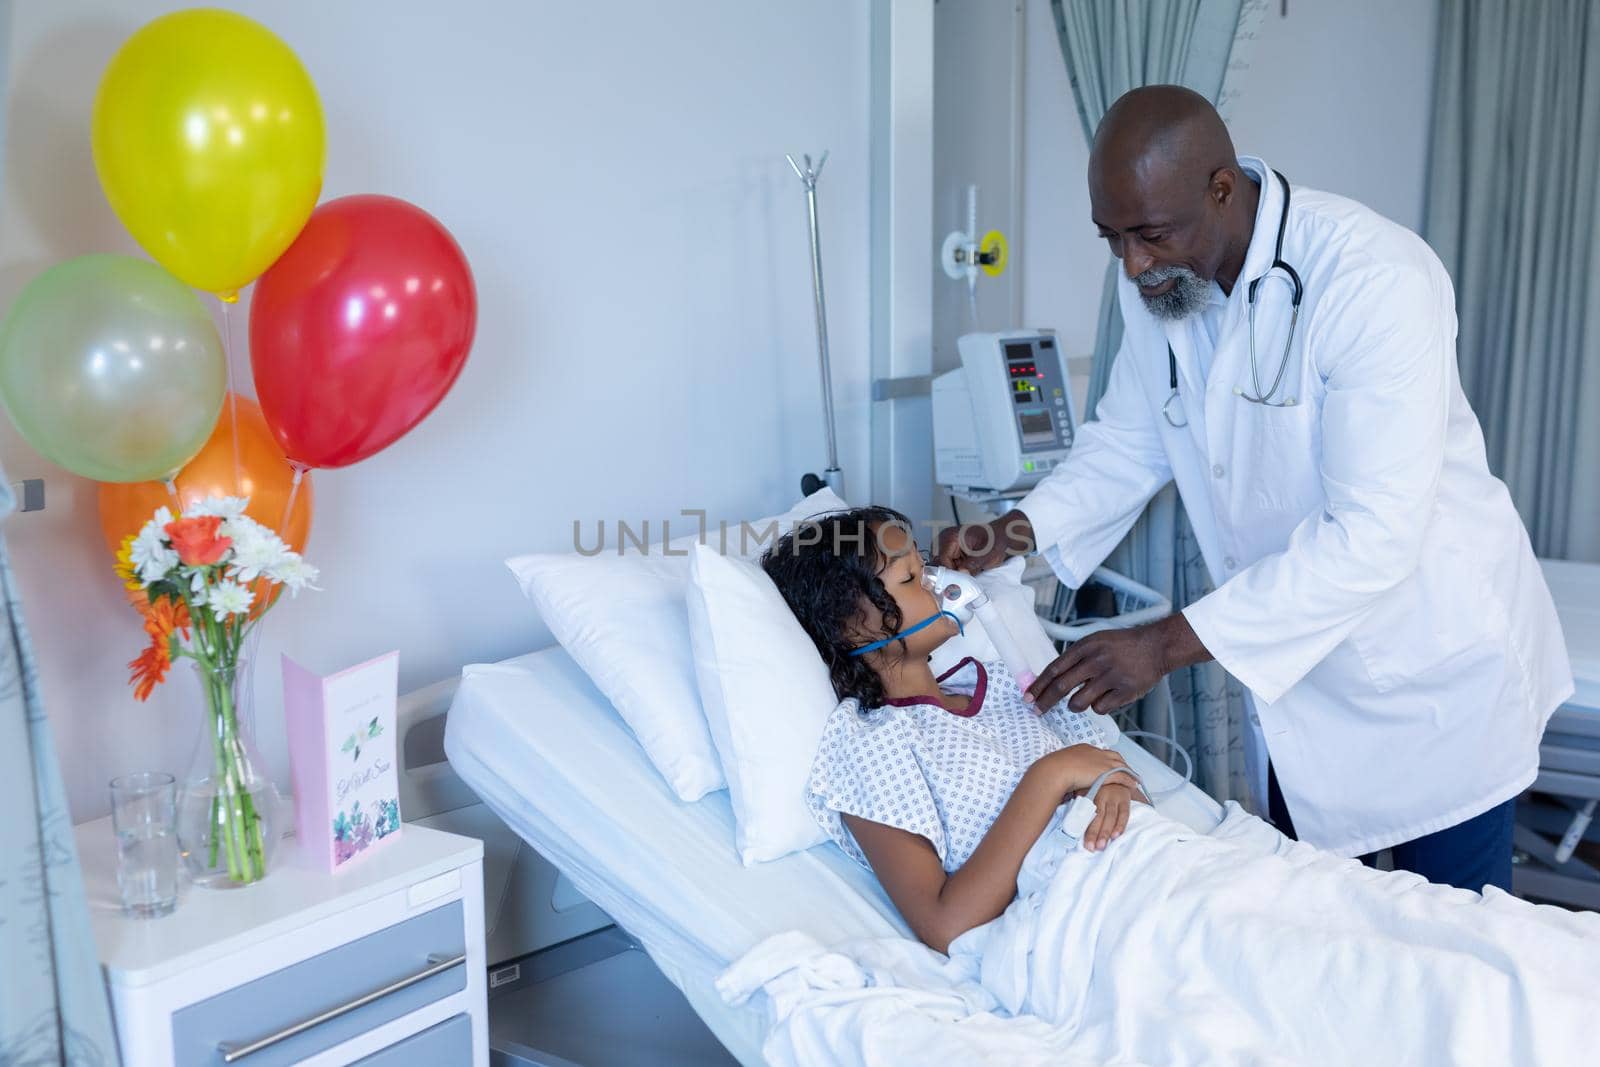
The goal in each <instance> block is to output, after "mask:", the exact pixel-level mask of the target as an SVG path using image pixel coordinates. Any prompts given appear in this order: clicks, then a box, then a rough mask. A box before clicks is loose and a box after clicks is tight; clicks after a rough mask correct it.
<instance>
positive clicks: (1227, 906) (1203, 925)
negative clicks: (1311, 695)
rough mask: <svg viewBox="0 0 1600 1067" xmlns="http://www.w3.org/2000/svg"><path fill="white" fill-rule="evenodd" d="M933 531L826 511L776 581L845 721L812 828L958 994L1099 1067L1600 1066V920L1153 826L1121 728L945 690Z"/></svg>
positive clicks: (884, 516) (1243, 817) (819, 772)
mask: <svg viewBox="0 0 1600 1067" xmlns="http://www.w3.org/2000/svg"><path fill="white" fill-rule="evenodd" d="M907 528H908V524H907V523H906V520H905V519H904V517H903V516H900V515H898V514H897V513H895V512H893V511H889V510H887V509H884V508H863V509H860V510H857V511H850V512H843V513H839V514H835V515H831V516H826V517H823V518H821V519H818V520H815V521H814V522H813V523H811V524H808V525H806V526H803V527H800V528H798V529H797V530H796V531H795V532H794V533H793V534H792V535H791V536H790V537H787V538H785V539H783V540H780V541H779V542H778V543H777V544H775V545H774V546H773V548H772V550H771V551H770V552H769V553H768V555H767V556H766V558H765V559H763V561H762V563H763V566H764V567H765V568H766V570H767V573H768V574H769V575H771V577H772V579H773V581H774V583H775V584H776V585H777V587H778V589H779V590H780V591H781V592H782V594H783V597H784V599H785V600H786V601H787V602H788V604H789V606H790V608H791V609H792V610H793V611H794V613H795V615H796V616H797V617H798V618H799V620H800V622H801V625H802V626H803V627H804V628H805V630H806V632H807V633H808V634H810V636H811V639H812V641H813V642H815V644H816V647H817V650H818V651H819V652H820V653H821V654H822V658H823V660H824V662H826V663H827V665H828V669H829V670H830V672H831V673H832V678H833V685H834V689H835V690H836V691H837V693H838V695H839V697H840V698H841V700H842V703H840V704H839V706H838V707H837V708H836V709H835V710H834V711H833V713H832V714H831V715H830V716H829V718H828V721H827V725H826V727H825V728H824V731H823V736H822V740H821V742H820V746H819V750H818V752H817V755H816V759H815V762H814V763H813V764H812V769H811V776H810V781H809V783H808V787H807V793H808V795H807V800H808V803H809V805H810V807H811V811H812V813H813V814H814V815H815V816H816V818H817V819H818V821H819V822H820V823H821V824H822V825H823V827H824V828H825V829H826V830H827V831H828V833H829V834H830V835H831V836H832V838H833V839H834V840H835V841H836V842H837V843H838V844H839V846H840V847H841V848H843V849H844V851H845V852H846V853H848V854H849V855H850V856H851V857H853V858H854V859H855V860H856V861H857V862H859V863H863V864H866V865H867V866H869V867H870V868H871V869H872V870H873V871H874V872H875V873H876V874H877V877H878V879H879V881H880V882H881V883H882V884H883V887H884V889H885V890H886V891H887V892H888V894H889V897H890V899H891V900H893V902H894V904H895V906H896V907H897V908H899V910H900V913H901V915H902V916H903V917H904V918H905V920H906V922H907V923H908V924H909V925H910V927H911V929H912V930H913V931H914V932H915V933H916V935H917V936H918V937H919V938H921V939H922V940H923V941H924V942H926V943H927V944H928V945H930V946H932V947H933V948H934V949H936V950H938V951H940V952H945V953H947V954H949V955H950V960H949V965H950V969H951V973H954V974H957V975H961V976H965V977H963V978H962V979H961V980H962V981H977V980H979V979H980V978H981V985H982V989H983V990H984V991H985V994H986V995H988V996H992V997H993V998H994V1000H995V1003H996V1004H998V1005H999V1006H1000V1007H1001V1008H1003V1009H1005V1011H1006V1012H1007V1013H1009V1014H1011V1015H1019V1014H1026V1015H1029V1016H1034V1017H1037V1018H1038V1019H1042V1020H1044V1021H1045V1022H1046V1023H1047V1024H1049V1025H1050V1026H1052V1027H1057V1028H1061V1029H1060V1030H1059V1034H1065V1035H1068V1037H1069V1038H1070V1041H1071V1044H1072V1048H1073V1051H1074V1053H1075V1054H1076V1053H1078V1052H1080V1051H1081V1053H1082V1059H1083V1062H1099V1063H1106V1062H1113V1061H1114V1062H1128V1063H1135V1062H1136V1063H1162V1064H1178V1063H1199V1062H1206V1063H1227V1064H1242V1063H1266V1062H1271V1063H1297V1064H1298V1063H1314V1064H1318V1065H1319V1067H1320V1065H1324V1064H1330V1065H1331V1064H1351V1065H1363V1064H1371V1063H1408V1064H1409V1063H1450V1064H1459V1063H1474V1064H1476V1063H1483V1064H1496V1065H1498V1064H1511V1063H1516V1064H1524V1063H1528V1064H1532V1063H1540V1064H1544V1063H1563V1064H1564V1063H1578V1062H1582V1063H1593V1062H1596V1061H1595V1057H1594V1055H1593V1037H1592V1030H1593V1004H1594V1000H1593V998H1594V990H1595V989H1596V988H1600V917H1597V916H1595V915H1588V914H1580V913H1568V912H1566V911H1563V910H1561V909H1559V908H1553V907H1542V906H1536V905H1533V904H1529V903H1526V902H1524V901H1521V900H1517V899H1516V898H1513V897H1511V896H1508V895H1507V894H1505V893H1502V892H1500V891H1499V890H1497V889H1494V888H1492V887H1491V888H1490V890H1488V891H1487V892H1486V893H1485V894H1483V895H1479V894H1477V893H1472V892H1469V891H1467V890H1462V889H1454V888H1451V887H1448V886H1435V885H1430V884H1428V883H1427V882H1426V881H1424V880H1423V879H1421V878H1420V877H1418V876H1416V875H1414V874H1409V873H1406V872H1385V871H1377V870H1371V869H1369V868H1366V867H1363V866H1362V865H1361V864H1360V863H1359V862H1357V861H1355V860H1352V859H1345V858H1341V857H1338V856H1335V855H1333V854H1332V853H1326V852H1322V851H1319V850H1317V849H1314V848H1312V847H1311V846H1309V845H1305V844H1296V843H1291V842H1289V841H1287V840H1286V839H1284V838H1282V837H1281V836H1280V835H1278V834H1277V833H1276V832H1274V831H1272V830H1271V829H1270V828H1269V827H1267V826H1266V824H1265V823H1262V822H1261V821H1260V820H1258V819H1255V818H1253V817H1251V816H1249V815H1247V814H1245V813H1244V812H1243V811H1242V810H1241V809H1239V808H1238V807H1237V806H1235V805H1230V806H1229V808H1228V810H1227V811H1226V813H1225V816H1224V818H1223V819H1222V821H1221V822H1220V823H1219V825H1218V826H1217V827H1216V828H1215V829H1213V830H1212V831H1211V832H1210V833H1196V832H1194V831H1192V830H1191V829H1190V828H1189V827H1187V826H1185V825H1184V824H1182V823H1180V822H1177V821H1175V820H1171V819H1165V818H1162V817H1160V816H1159V815H1158V814H1156V813H1155V812H1154V811H1152V810H1149V809H1146V808H1143V805H1142V804H1141V795H1140V793H1139V792H1138V780H1137V779H1136V778H1135V777H1134V776H1133V775H1132V773H1131V772H1130V771H1128V770H1127V768H1126V766H1125V765H1124V764H1123V762H1122V759H1121V758H1120V757H1119V756H1118V755H1117V754H1116V753H1115V752H1112V751H1109V750H1108V749H1107V748H1105V747H1104V742H1103V739H1102V738H1101V737H1100V736H1099V732H1098V727H1097V726H1096V725H1095V722H1096V719H1095V718H1094V717H1093V716H1089V715H1083V714H1079V713H1076V712H1072V711H1069V710H1067V708H1066V707H1065V705H1064V704H1062V705H1058V706H1057V707H1055V708H1051V709H1048V710H1045V711H1044V713H1043V714H1039V711H1040V710H1041V709H1036V708H1034V707H1032V706H1030V705H1029V704H1027V703H1026V702H1024V700H1023V698H1022V695H1021V693H1020V692H1019V690H1018V688H1017V685H1016V683H1015V682H1014V681H1013V679H1012V678H1011V677H1010V675H1009V674H1008V673H1007V671H1006V668H1005V666H1004V664H1003V663H999V662H994V663H975V662H973V661H971V660H965V661H963V662H961V663H960V664H958V665H957V666H956V667H955V668H954V669H952V670H951V671H949V672H948V673H947V674H945V675H943V676H942V677H937V678H936V677H934V674H933V670H932V668H931V667H930V666H929V662H928V657H929V653H931V652H932V651H933V650H934V649H935V648H937V647H938V646H939V644H940V643H942V642H944V641H946V640H948V639H949V638H950V637H951V635H953V634H954V633H955V632H956V623H955V622H954V620H953V618H952V617H951V616H947V615H943V614H941V613H940V604H939V601H938V600H936V599H935V597H934V595H933V594H932V593H931V592H930V591H929V590H926V589H924V588H923V586H922V584H921V582H920V581H919V578H920V577H921V575H922V570H923V566H922V561H921V560H920V558H919V557H918V555H917V552H916V545H915V543H914V542H913V541H912V540H911V538H910V537H908V536H907V533H906V530H907ZM1108 772H1111V773H1110V776H1109V777H1108V776H1107V773H1108ZM1096 782H1099V791H1098V792H1097V793H1096V794H1095V799H1094V804H1093V807H1092V809H1087V811H1086V810H1085V806H1086V805H1088V801H1085V800H1079V801H1077V809H1078V810H1077V811H1074V810H1072V809H1069V810H1068V812H1066V813H1065V814H1064V815H1063V816H1062V822H1061V825H1062V826H1063V827H1064V828H1065V827H1068V826H1071V827H1072V828H1073V829H1076V828H1077V826H1078V825H1079V823H1078V821H1076V820H1075V816H1081V814H1083V813H1087V814H1089V815H1090V816H1091V821H1090V822H1089V824H1088V826H1087V827H1086V828H1085V829H1084V830H1083V831H1082V832H1081V833H1079V834H1076V835H1075V836H1076V841H1077V847H1075V846H1074V844H1073V842H1072V835H1068V836H1064V835H1062V834H1057V833H1054V832H1047V828H1048V827H1051V826H1052V825H1054V823H1053V820H1054V818H1055V812H1056V809H1057V808H1058V807H1059V806H1060V805H1061V804H1062V802H1063V801H1064V800H1066V799H1067V798H1069V797H1071V796H1073V795H1074V794H1075V793H1079V792H1082V791H1084V790H1086V789H1089V788H1091V787H1092V786H1093V785H1094V783H1096ZM1130 812H1131V814H1130ZM1124 829H1126V833H1124ZM1113 842H1115V844H1114V847H1111V848H1110V850H1109V851H1106V852H1103V853H1102V850H1104V849H1106V847H1107V846H1108V845H1111V844H1112V843H1113ZM1090 853H1096V854H1090ZM1013 901H1017V902H1018V903H1017V905H1016V906H1013ZM991 920H992V921H991ZM952 942H954V944H953V945H952ZM902 943H903V942H902ZM828 951H829V952H830V953H832V954H833V955H834V956H837V955H838V954H839V953H841V952H848V951H850V949H849V948H848V946H847V947H844V948H835V949H830V950H828ZM885 959H891V960H900V959H901V957H900V956H897V955H894V953H893V952H892V951H891V950H890V949H886V948H884V947H883V946H882V945H879V946H878V947H876V948H874V949H873V950H872V952H871V953H868V954H866V955H863V956H862V958H861V960H860V961H858V964H857V965H858V966H859V967H860V968H862V969H863V972H864V973H865V972H870V973H872V974H873V975H875V976H876V977H874V978H872V980H871V982H869V983H868V984H870V985H872V987H873V988H872V989H871V990H869V991H868V992H870V993H871V995H872V996H874V997H882V996H884V995H886V994H885V989H887V988H889V987H893V986H896V985H897V984H898V983H899V981H900V979H899V978H898V977H897V972H895V971H894V969H893V967H892V966H890V967H888V968H887V969H880V971H875V970H873V968H874V967H878V966H879V963H881V962H882V961H883V960H885ZM873 961H878V962H877V963H875V962H873ZM835 962H837V961H835ZM913 970H914V968H913ZM818 973H822V972H821V971H819V972H818ZM829 973H831V972H829ZM921 973H926V972H921ZM940 973H941V974H942V973H944V972H940ZM916 996H921V994H920V993H917V994H916ZM841 997H843V994H842V993H841V991H840V990H838V989H836V988H835V987H834V986H833V985H831V984H826V988H825V990H824V1001H823V1002H825V1003H827V1004H830V1005H831V1004H835V1003H839V1002H841ZM846 999H847V998H846ZM913 1000H914V1001H915V998H913ZM915 1002H916V1003H921V1001H915ZM863 1003H865V1002H863ZM872 1003H873V1004H878V1003H879V1002H878V1001H876V1000H874V1001H872ZM941 1003H943V1002H941ZM863 1010H865V1009H863ZM880 1010H882V1009H881V1005H880V1007H879V1008H874V1009H873V1011H880ZM919 1010H920V1009H919ZM941 1010H943V1009H941ZM869 1014H870V1013H869ZM873 1017H874V1018H876V1017H877V1016H873ZM829 1018H831V1017H829ZM885 1018H888V1019H891V1020H895V1021H894V1022H893V1023H889V1024H885V1025H889V1026H900V1025H905V1024H907V1020H908V1019H909V1018H910V1015H908V1014H906V1013H902V1014H898V1015H897V1014H894V1013H893V1012H890V1013H889V1014H888V1015H887V1016H885ZM930 1018H931V1016H930ZM861 1025H862V1026H865V1025H866V1024H865V1023H864V1022H863V1023H862V1024H861ZM827 1029H828V1032H829V1033H834V1032H838V1033H845V1034H849V1033H854V1032H855V1031H853V1030H852V1029H851V1028H850V1025H849V1024H841V1025H839V1026H837V1027H835V1026H833V1024H832V1023H830V1024H829V1027H828V1028H827ZM1030 1032H1031V1031H1030ZM885 1040H888V1037H887V1036H885ZM933 1043H934V1044H936V1043H937V1042H933ZM927 1047H932V1045H931V1044H930V1045H928V1046H927ZM1042 1059H1043V1060H1044V1061H1045V1062H1056V1059H1055V1058H1053V1057H1042ZM852 1062H854V1061H852ZM874 1062H876V1061H874Z"/></svg>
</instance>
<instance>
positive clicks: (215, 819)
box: [178, 658, 283, 889]
mask: <svg viewBox="0 0 1600 1067" xmlns="http://www.w3.org/2000/svg"><path fill="white" fill-rule="evenodd" d="M249 666H250V664H249V661H248V660H246V659H242V658H241V659H240V660H239V661H238V662H237V663H235V664H234V665H232V666H231V667H228V666H222V667H216V668H213V667H208V666H206V665H204V664H200V663H196V664H195V665H194V670H195V677H196V679H197V680H198V681H199V683H200V693H201V698H202V701H201V702H202V708H201V725H200V738H199V741H198V742H197V743H196V744H195V749H194V756H193V758H192V759H191V760H190V761H189V774H188V777H187V778H186V779H185V780H184V783H183V796H182V799H181V800H180V801H179V806H178V849H179V851H180V853H181V855H182V856H183V862H184V867H185V869H186V870H187V871H188V873H189V879H190V881H192V882H194V884H196V885H201V886H206V887H209V888H213V889H226V888H232V887H237V886H244V885H250V884H252V883H255V882H259V881H260V880H261V879H262V878H264V877H266V874H267V871H268V869H269V868H270V865H271V863H272V853H273V850H274V848H275V846H276V845H277V843H278V839H279V838H280V837H282V836H283V833H282V831H283V828H282V826H281V824H280V821H279V820H280V818H281V814H280V813H281V812H282V810H283V805H282V804H281V803H280V800H279V797H278V790H277V787H276V786H274V785H273V784H272V779H271V778H270V777H268V776H267V775H266V774H265V773H264V765H263V763H262V761H261V754H260V752H259V751H258V750H257V749H256V745H255V737H254V729H253V727H254V721H253V716H252V714H251V712H252V709H253V699H254V692H253V689H254V687H253V685H252V684H251V682H252V677H253V676H252V674H251V672H250V669H249Z"/></svg>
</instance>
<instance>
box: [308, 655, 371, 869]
mask: <svg viewBox="0 0 1600 1067" xmlns="http://www.w3.org/2000/svg"><path fill="white" fill-rule="evenodd" d="M399 668H400V654H399V653H398V652H390V653H387V654H386V655H382V656H379V657H378V658H377V659H374V660H369V661H368V662H366V663H362V664H360V665H358V666H355V667H351V668H349V669H347V670H343V671H340V672H339V673H337V674H330V675H327V676H326V677H324V676H321V675H317V674H313V673H312V672H311V671H308V670H306V669H305V668H304V667H302V666H300V665H299V664H298V663H296V662H294V660H292V659H290V658H289V657H288V656H284V657H283V704H284V718H285V721H286V725H287V728H288V735H289V763H290V770H291V772H292V775H293V778H294V793H295V802H296V811H295V833H296V835H297V836H298V837H299V839H300V847H301V849H302V851H303V853H304V854H305V855H307V856H309V857H312V858H313V860H314V861H315V862H316V863H317V864H318V865H319V866H324V867H326V869H328V870H330V871H333V870H338V869H339V868H340V867H342V866H343V865H344V864H346V863H348V862H349V861H350V860H352V859H355V858H356V857H357V856H360V855H364V854H366V853H368V852H370V851H371V850H372V849H373V848H375V847H376V846H377V845H378V843H379V842H381V841H383V840H384V839H386V838H388V837H390V836H391V835H393V834H395V833H396V832H397V831H398V830H399V829H400V788H399V781H400V778H399V769H398V761H397V760H396V758H395V705H396V699H397V691H398V686H399Z"/></svg>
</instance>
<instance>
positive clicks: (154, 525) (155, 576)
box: [129, 507, 178, 585]
mask: <svg viewBox="0 0 1600 1067" xmlns="http://www.w3.org/2000/svg"><path fill="white" fill-rule="evenodd" d="M171 521H172V512H171V511H170V510H168V509H167V508H165V507H160V508H157V509H156V513H155V515H154V516H153V517H152V518H151V519H150V521H149V522H147V523H145V524H144V528H143V529H142V530H140V531H139V536H138V537H135V538H134V539H133V549H132V553H131V555H130V557H129V558H130V560H131V562H132V563H133V566H134V569H135V570H137V571H138V572H139V580H140V581H141V582H143V583H144V584H145V585H151V584H154V583H155V582H159V581H160V580H161V579H163V578H165V577H166V576H167V572H168V571H170V570H172V568H173V567H176V566H177V565H178V553H177V552H176V551H175V550H174V549H173V548H172V546H171V545H169V544H167V532H166V529H165V527H166V525H167V523H169V522H171Z"/></svg>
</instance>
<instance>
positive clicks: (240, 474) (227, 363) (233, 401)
mask: <svg viewBox="0 0 1600 1067" xmlns="http://www.w3.org/2000/svg"><path fill="white" fill-rule="evenodd" d="M235 299H238V298H237V297H235ZM217 303H219V304H221V305H222V364H223V366H224V367H225V368H227V372H228V427H229V429H230V430H232V432H233V492H234V494H235V495H242V494H243V492H244V466H243V464H242V463H241V461H240V459H239V394H238V393H237V392H236V391H235V390H234V384H233V326H232V323H230V322H229V320H228V308H229V307H230V302H229V301H227V300H222V299H220V298H219V299H218V301H217Z"/></svg>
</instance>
